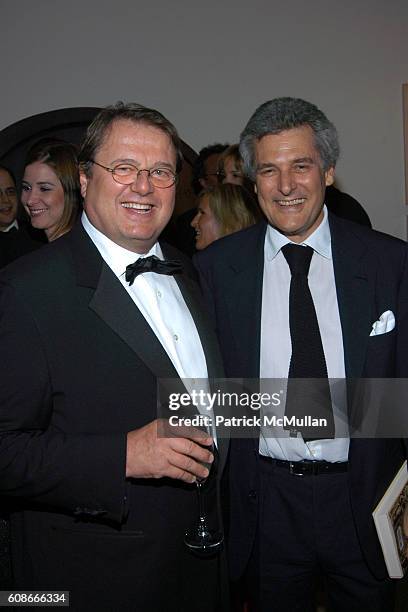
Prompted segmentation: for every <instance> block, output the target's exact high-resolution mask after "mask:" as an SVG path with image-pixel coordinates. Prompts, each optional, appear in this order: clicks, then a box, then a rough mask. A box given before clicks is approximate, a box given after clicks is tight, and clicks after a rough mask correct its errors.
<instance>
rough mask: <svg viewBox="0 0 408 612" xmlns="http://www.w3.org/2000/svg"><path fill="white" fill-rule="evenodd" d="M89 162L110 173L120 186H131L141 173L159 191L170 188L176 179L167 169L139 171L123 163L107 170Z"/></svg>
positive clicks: (142, 169)
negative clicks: (144, 173) (145, 175)
mask: <svg viewBox="0 0 408 612" xmlns="http://www.w3.org/2000/svg"><path fill="white" fill-rule="evenodd" d="M89 161H90V162H92V163H93V164H96V165H97V166H100V167H101V168H103V169H104V170H107V172H110V173H111V174H112V177H113V180H114V181H116V182H117V183H120V184H121V185H131V184H132V183H134V182H135V181H136V180H137V179H138V178H139V174H140V173H141V172H147V176H148V178H149V181H150V183H151V184H152V185H153V186H154V187H159V188H160V189H166V188H167V187H171V186H172V185H174V183H175V182H176V179H177V175H176V174H174V172H172V171H171V170H169V169H168V168H150V169H148V168H141V169H140V170H139V168H137V167H136V166H134V165H133V164H124V163H123V164H116V166H113V168H109V166H103V165H102V164H100V163H99V162H97V161H95V160H94V159H90V160H89Z"/></svg>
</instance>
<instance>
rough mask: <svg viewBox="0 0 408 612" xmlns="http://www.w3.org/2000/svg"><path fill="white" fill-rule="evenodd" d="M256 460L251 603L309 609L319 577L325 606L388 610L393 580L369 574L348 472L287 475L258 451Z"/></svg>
mask: <svg viewBox="0 0 408 612" xmlns="http://www.w3.org/2000/svg"><path fill="white" fill-rule="evenodd" d="M260 465H261V468H260V470H261V498H260V516H259V527H258V537H257V543H256V546H255V550H254V552H253V555H252V559H251V562H250V566H249V571H248V576H249V585H250V595H251V600H252V606H251V610H257V611H258V610H259V611H261V612H315V610H316V591H317V588H321V587H322V585H323V587H324V590H325V592H326V599H327V609H328V610H330V611H331V612H363V611H364V612H392V611H393V600H394V583H393V582H392V581H391V580H389V579H387V580H384V581H379V580H377V579H376V578H375V577H374V576H373V575H372V574H371V572H370V571H369V569H368V567H367V565H366V563H365V561H364V558H363V554H362V551H361V547H360V544H359V541H358V537H357V533H356V529H355V525H354V520H353V516H352V511H351V505H350V496H349V486H348V473H347V472H345V473H333V474H319V475H305V476H295V475H292V474H290V473H289V472H288V471H286V470H285V469H282V468H281V467H277V466H276V465H274V464H273V463H271V462H268V461H265V460H262V459H261V460H260ZM367 520H368V521H369V520H371V517H370V516H367Z"/></svg>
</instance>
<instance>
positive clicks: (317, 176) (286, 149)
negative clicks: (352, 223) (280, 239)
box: [255, 126, 334, 242]
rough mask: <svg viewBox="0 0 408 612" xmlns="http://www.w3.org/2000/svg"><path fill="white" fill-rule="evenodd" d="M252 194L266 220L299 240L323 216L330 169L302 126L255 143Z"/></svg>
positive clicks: (294, 239) (316, 225) (330, 177)
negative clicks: (253, 186)
mask: <svg viewBox="0 0 408 612" xmlns="http://www.w3.org/2000/svg"><path fill="white" fill-rule="evenodd" d="M255 160H256V189H255V190H256V193H257V194H258V199H259V204H260V206H261V208H262V210H263V212H264V214H265V216H266V218H267V219H268V221H269V223H270V224H271V225H272V226H273V227H275V228H276V229H277V230H278V231H280V232H281V233H282V234H284V235H285V236H288V237H289V238H290V239H291V240H292V241H293V242H302V241H303V240H305V239H306V238H307V237H308V236H310V234H312V233H313V232H314V230H315V229H316V228H317V227H318V226H319V225H320V223H321V222H322V219H323V204H324V194H325V190H326V186H327V185H331V184H332V183H333V180H334V168H329V169H328V170H326V171H325V170H323V167H322V161H321V159H320V155H319V151H318V150H317V148H316V146H315V143H314V139H313V132H312V129H311V128H310V127H309V126H302V127H298V128H293V129H290V130H286V131H283V132H280V133H279V134H268V135H267V136H264V137H263V138H261V139H260V140H259V141H258V142H257V143H256V145H255Z"/></svg>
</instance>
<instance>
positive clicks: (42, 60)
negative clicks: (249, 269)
mask: <svg viewBox="0 0 408 612" xmlns="http://www.w3.org/2000/svg"><path fill="white" fill-rule="evenodd" d="M0 6H1V9H2V10H1V20H0V51H1V55H0V57H1V58H2V59H3V62H2V65H3V70H2V83H1V92H2V93H1V101H2V104H1V111H2V112H1V114H0V129H1V128H3V127H6V126H7V125H9V124H10V123H13V122H15V121H17V120H19V119H22V118H24V117H27V116H30V115H32V114H35V113H40V112H44V111H47V110H53V109H57V108H63V107H69V106H101V105H105V104H109V103H111V102H114V101H116V100H118V99H123V100H127V101H136V102H141V103H143V104H146V105H149V106H153V107H156V108H158V109H159V110H161V111H162V112H163V113H164V114H165V115H167V116H168V117H169V118H170V119H171V120H172V121H173V122H174V123H175V124H176V126H177V127H178V128H179V131H180V134H181V136H182V138H183V139H184V140H185V141H186V142H188V143H189V144H190V145H191V146H193V147H194V148H195V149H199V148H201V147H202V146H204V145H206V144H209V143H212V142H214V141H236V140H237V139H238V136H239V133H240V131H241V129H242V128H243V126H244V124H245V123H246V121H247V120H248V118H249V116H250V115H251V114H252V112H253V111H254V110H255V108H256V106H257V105H258V104H260V103H262V102H264V101H265V100H267V99H270V98H273V97H275V96H282V95H290V96H298V97H303V98H305V99H307V100H310V101H311V102H314V103H316V104H317V105H318V106H320V107H321V108H322V110H324V111H325V112H326V114H327V115H328V117H329V118H330V119H331V120H332V121H333V122H334V123H335V124H336V125H337V128H338V130H339V133H340V138H341V145H342V158H341V161H340V163H339V165H338V179H339V183H340V186H341V187H342V188H343V189H344V190H345V191H348V192H349V193H351V194H352V195H354V196H355V197H357V199H359V200H360V201H361V203H362V204H363V205H364V206H365V207H366V209H367V211H368V213H369V214H370V216H371V218H372V221H373V224H374V226H375V227H376V228H378V229H381V230H383V231H385V232H388V233H391V234H394V235H396V236H400V237H405V235H406V232H405V206H404V199H405V194H404V168H403V132H402V102H401V84H402V83H403V82H404V81H408V2H406V0H309V2H305V1H304V0H286V2H282V1H281V2H277V1H276V0H275V2H273V1H272V0H252V2H245V3H244V2H239V1H238V0H235V1H232V0H218V1H214V0H203V1H202V2H200V3H198V2H196V1H195V0H174V2H170V1H166V0H151V1H150V2H149V1H148V0H143V2H137V1H135V0H121V2H114V0H109V1H108V0H88V1H87V0H83V1H82V2H79V1H77V0H66V1H62V0H37V1H36V2H33V1H32V0H13V1H12V2H11V1H5V0H3V1H2V2H1V5H0Z"/></svg>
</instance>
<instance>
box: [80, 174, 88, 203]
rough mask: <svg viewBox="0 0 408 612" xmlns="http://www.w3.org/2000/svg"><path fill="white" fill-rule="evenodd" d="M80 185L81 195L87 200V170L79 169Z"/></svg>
mask: <svg viewBox="0 0 408 612" xmlns="http://www.w3.org/2000/svg"><path fill="white" fill-rule="evenodd" d="M79 183H80V185H81V195H82V197H83V198H84V199H85V196H86V190H87V188H88V177H87V176H86V174H85V170H84V169H83V168H81V167H79Z"/></svg>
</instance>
